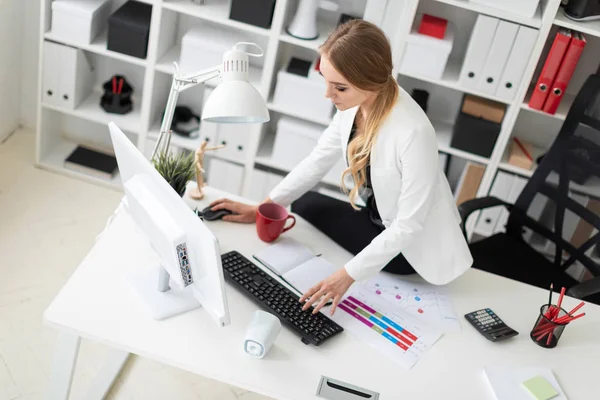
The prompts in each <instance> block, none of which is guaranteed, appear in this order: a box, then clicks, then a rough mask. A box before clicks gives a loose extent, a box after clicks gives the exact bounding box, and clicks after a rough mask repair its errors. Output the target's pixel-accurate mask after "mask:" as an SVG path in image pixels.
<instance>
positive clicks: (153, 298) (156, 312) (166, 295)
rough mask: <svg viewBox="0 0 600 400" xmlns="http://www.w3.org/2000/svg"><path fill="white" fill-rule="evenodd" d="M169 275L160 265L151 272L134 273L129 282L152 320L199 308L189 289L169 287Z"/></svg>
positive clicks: (175, 286)
mask: <svg viewBox="0 0 600 400" xmlns="http://www.w3.org/2000/svg"><path fill="white" fill-rule="evenodd" d="M169 279H170V276H169V273H168V272H167V270H166V269H165V268H164V267H163V266H162V265H160V266H159V267H158V268H154V269H153V270H152V271H148V270H143V271H139V272H135V273H134V274H133V275H132V276H130V277H129V281H130V283H131V285H132V286H133V288H134V289H135V291H136V292H137V294H138V296H139V297H140V299H141V301H142V302H143V303H144V306H146V309H147V311H148V312H149V313H150V315H151V316H152V318H154V319H156V320H163V319H166V318H170V317H174V316H176V315H179V314H183V313H186V312H188V311H191V310H195V309H196V308H200V303H199V302H198V300H196V298H195V297H194V295H193V293H192V290H191V288H187V289H185V290H184V289H182V288H180V287H179V286H178V285H173V287H170V286H169Z"/></svg>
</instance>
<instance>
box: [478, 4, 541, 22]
mask: <svg viewBox="0 0 600 400" xmlns="http://www.w3.org/2000/svg"><path fill="white" fill-rule="evenodd" d="M470 1H471V3H476V4H482V5H485V6H489V7H492V8H496V9H498V10H505V11H509V12H511V13H513V14H519V15H522V16H523V17H525V18H533V16H534V15H535V11H536V10H537V8H538V5H539V3H540V0H470Z"/></svg>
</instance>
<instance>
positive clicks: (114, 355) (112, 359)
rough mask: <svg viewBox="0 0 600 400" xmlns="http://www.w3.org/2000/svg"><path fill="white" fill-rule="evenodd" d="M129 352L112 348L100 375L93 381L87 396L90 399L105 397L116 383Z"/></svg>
mask: <svg viewBox="0 0 600 400" xmlns="http://www.w3.org/2000/svg"><path fill="white" fill-rule="evenodd" d="M129 354H130V353H128V352H126V351H122V350H117V349H111V352H110V354H109V355H108V358H107V360H106V364H104V366H103V367H102V369H101V370H100V372H98V375H97V376H96V378H95V379H94V381H93V382H92V385H91V386H90V389H89V391H88V394H87V396H85V398H86V399H88V400H95V399H99V400H101V399H104V398H105V397H106V395H107V394H108V392H109V391H110V388H111V387H112V385H113V384H114V383H115V380H116V379H117V377H118V376H119V373H120V372H121V369H123V366H124V365H125V363H126V362H127V359H128V358H129Z"/></svg>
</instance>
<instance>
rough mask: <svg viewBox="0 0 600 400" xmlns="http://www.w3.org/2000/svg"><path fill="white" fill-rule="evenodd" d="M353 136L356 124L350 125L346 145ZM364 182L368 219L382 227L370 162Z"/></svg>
mask: <svg viewBox="0 0 600 400" xmlns="http://www.w3.org/2000/svg"><path fill="white" fill-rule="evenodd" d="M354 135H356V122H354V123H353V124H352V129H351V130H350V138H349V139H348V144H350V142H351V141H352V139H354ZM366 174H367V176H366V181H365V187H366V188H367V189H369V192H370V194H369V197H368V198H367V202H366V203H367V207H366V208H367V211H368V212H369V217H370V218H371V221H372V222H373V223H374V224H375V225H377V226H380V227H383V222H381V217H380V216H379V211H378V210H377V203H376V202H375V195H374V194H373V185H372V183H371V161H370V160H369V163H368V164H367V171H366Z"/></svg>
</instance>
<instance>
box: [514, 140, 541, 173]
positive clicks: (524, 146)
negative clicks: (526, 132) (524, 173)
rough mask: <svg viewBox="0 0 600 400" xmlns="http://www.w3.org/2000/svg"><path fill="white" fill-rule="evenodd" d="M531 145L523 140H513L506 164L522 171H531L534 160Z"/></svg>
mask: <svg viewBox="0 0 600 400" xmlns="http://www.w3.org/2000/svg"><path fill="white" fill-rule="evenodd" d="M533 154H534V150H533V145H532V144H530V143H528V142H525V141H523V140H520V139H517V138H513V139H512V141H511V144H510V155H509V156H508V163H509V164H510V165H514V166H515V167H520V168H524V169H531V167H533V163H534V162H535V160H534V158H533V157H534V156H533Z"/></svg>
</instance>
